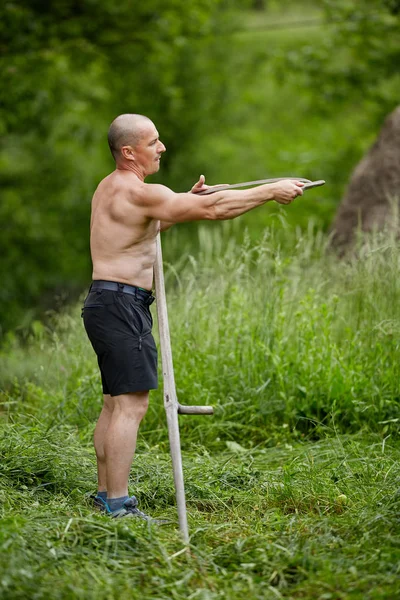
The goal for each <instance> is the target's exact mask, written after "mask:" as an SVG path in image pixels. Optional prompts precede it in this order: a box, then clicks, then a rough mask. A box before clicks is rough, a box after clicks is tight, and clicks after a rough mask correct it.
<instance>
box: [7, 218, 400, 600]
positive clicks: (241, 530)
mask: <svg viewBox="0 0 400 600" xmlns="http://www.w3.org/2000/svg"><path fill="white" fill-rule="evenodd" d="M285 214H286V212H285V210H283V209H282V210H280V211H278V213H277V214H276V216H275V217H273V218H272V219H271V225H270V227H268V228H266V229H265V230H264V232H263V236H262V237H261V238H260V240H259V242H258V243H257V244H255V245H254V244H253V243H250V240H249V237H248V235H247V234H246V232H244V233H243V238H244V241H243V243H242V244H237V243H236V242H235V236H234V230H235V227H237V222H227V223H225V224H223V226H222V228H221V227H217V226H216V227H215V228H213V227H210V226H208V227H203V226H202V225H200V226H199V229H198V236H199V245H200V247H201V248H202V250H201V251H200V253H199V254H197V255H196V256H193V255H183V256H182V257H181V260H180V261H178V262H177V263H175V264H174V265H173V266H172V265H170V264H169V263H168V262H166V263H165V265H164V269H165V274H166V284H167V298H168V307H169V318H170V328H171V334H172V347H173V356H174V364H175V378H176V382H177V389H178V397H179V399H180V401H181V402H182V403H185V404H190V403H193V404H211V405H213V406H214V407H215V415H214V416H212V417H190V416H186V417H181V419H180V424H181V437H182V449H183V460H184V471H185V480H186V492H187V504H188V511H189V526H190V533H191V539H190V545H189V550H186V549H185V548H184V546H183V544H182V542H181V540H180V536H179V531H178V527H177V522H176V521H177V519H176V508H175V504H174V489H173V480H172V471H171V465H170V459H169V453H168V438H167V431H166V421H165V416H164V409H163V406H162V389H161V386H160V389H159V390H158V391H157V392H154V393H152V398H151V406H150V409H149V412H148V414H147V415H146V417H145V420H144V423H143V425H142V428H141V432H140V439H139V443H138V449H137V456H136V459H135V462H134V466H133V469H132V476H131V492H132V493H135V494H136V495H137V496H138V497H139V499H140V503H141V507H142V508H143V509H144V510H146V511H148V512H149V513H150V514H151V515H152V516H161V515H162V516H166V517H167V518H170V519H171V521H172V523H171V524H170V525H164V526H154V525H152V526H149V525H148V524H147V523H143V522H139V521H126V520H125V521H124V520H122V519H121V521H119V522H117V521H112V520H110V519H109V518H107V517H106V516H101V515H99V514H95V513H93V510H92V509H91V507H90V503H89V502H88V495H89V494H90V493H92V492H93V491H94V490H95V483H96V479H95V459H94V452H93V450H92V445H91V436H92V431H93V427H94V422H95V419H96V416H97V414H98V412H99V409H100V403H101V389H100V383H99V377H98V375H97V367H96V361H95V357H94V355H93V352H92V350H91V348H90V345H89V343H88V341H87V340H86V336H85V333H84V330H83V325H82V323H81V318H80V306H81V302H80V303H79V304H78V305H77V306H74V307H72V308H70V309H69V310H67V311H65V312H64V313H62V314H58V315H57V314H49V315H48V316H47V321H46V322H45V324H43V323H41V322H36V323H34V325H33V327H32V329H31V333H30V335H29V337H27V338H26V339H25V340H22V341H21V340H20V339H19V338H17V337H15V336H13V335H10V336H8V340H7V341H6V344H5V346H4V347H3V348H2V350H1V361H0V362H1V367H0V378H1V381H2V390H1V437H0V456H1V460H0V474H1V478H0V499H1V528H0V547H1V550H2V551H1V554H0V596H1V598H4V599H7V600H8V599H13V600H14V599H26V598H29V599H48V598H51V599H69V598H82V599H85V600H86V599H92V598H93V599H95V598H96V599H104V600H109V599H114V598H115V599H122V600H125V599H128V598H129V599H131V598H134V599H136V598H138V599H139V598H146V599H147V598H149V599H160V600H161V599H163V600H164V599H170V598H173V599H181V598H182V599H183V598H185V599H186V598H193V599H194V598H196V599H201V600H208V599H210V600H216V599H221V600H222V599H226V598H228V599H235V600H236V599H239V598H242V597H243V595H244V594H245V595H246V597H247V598H249V599H250V598H251V599H269V598H271V599H274V598H285V599H298V598H304V599H314V598H316V599H320V600H339V599H340V600H342V599H343V600H344V599H348V598H349V599H358V598H359V599H361V598H363V599H371V600H372V599H373V600H376V599H383V598H385V599H391V600H393V599H395V598H398V597H399V594H400V586H399V570H400V569H399V559H400V537H399V508H400V467H399V454H400V446H399V439H398V432H399V417H398V408H399V383H398V382H399V350H400V349H399V323H400V319H399V317H400V315H399V312H400V308H399V306H400V303H399V297H400V283H399V278H398V276H397V275H398V270H399V263H400V251H399V247H398V243H397V240H396V239H395V237H394V236H393V235H391V233H390V232H386V233H384V234H381V235H379V236H378V235H376V236H372V237H371V238H369V239H364V240H360V245H359V248H358V250H357V251H355V252H354V254H353V255H352V256H349V257H348V258H347V259H345V260H339V259H338V258H337V257H336V256H335V255H334V254H333V253H332V252H330V251H329V248H328V242H329V239H328V238H327V237H326V235H325V234H323V233H321V231H320V230H319V229H318V228H316V227H314V226H313V224H312V222H310V224H309V228H308V230H306V231H305V230H301V229H299V228H298V229H295V228H293V227H289V226H287V225H286V223H285ZM171 233H172V231H171V232H167V233H165V234H163V244H164V246H165V245H167V244H168V240H169V239H171V240H172V241H173V237H171V238H168V236H169V235H171ZM153 314H154V315H155V310H153ZM155 330H157V327H155Z"/></svg>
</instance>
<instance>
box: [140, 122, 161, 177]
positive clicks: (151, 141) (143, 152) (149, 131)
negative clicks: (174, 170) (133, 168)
mask: <svg viewBox="0 0 400 600" xmlns="http://www.w3.org/2000/svg"><path fill="white" fill-rule="evenodd" d="M133 150H134V156H135V161H136V162H137V163H138V165H139V166H140V167H141V168H142V169H143V170H144V173H145V176H147V175H152V173H157V171H158V170H159V168H160V159H161V154H162V153H163V152H165V150H166V148H165V146H164V144H163V143H162V142H161V140H160V139H159V135H158V131H157V129H156V127H155V125H154V123H151V122H149V123H145V124H144V125H143V129H142V137H141V139H140V141H139V142H138V143H137V144H136V146H135V147H134V149H133Z"/></svg>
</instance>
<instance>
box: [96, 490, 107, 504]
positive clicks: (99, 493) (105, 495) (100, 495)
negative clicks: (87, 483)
mask: <svg viewBox="0 0 400 600" xmlns="http://www.w3.org/2000/svg"><path fill="white" fill-rule="evenodd" d="M97 497H98V498H101V499H102V500H104V501H105V502H106V501H107V492H97Z"/></svg>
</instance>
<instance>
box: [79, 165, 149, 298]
mask: <svg viewBox="0 0 400 600" xmlns="http://www.w3.org/2000/svg"><path fill="white" fill-rule="evenodd" d="M142 186H143V183H142V182H141V181H140V180H139V179H138V177H137V176H136V175H135V174H134V173H131V172H130V171H120V170H116V171H114V172H113V173H111V175H109V176H108V177H106V178H105V179H103V181H102V182H101V183H100V185H99V186H98V188H97V190H96V192H95V194H94V196H93V200H92V217H91V223H90V248H91V253H92V262H93V280H98V279H103V280H106V281H117V282H120V283H127V284H129V285H135V286H137V287H141V288H144V289H147V290H151V288H152V285H153V265H154V260H155V251H156V245H155V240H156V236H157V233H158V231H159V228H160V221H159V220H158V219H152V218H149V217H147V216H145V215H144V214H143V211H141V210H140V208H139V207H135V192H136V190H137V191H138V192H139V189H140V188H141V187H142ZM135 208H136V210H135Z"/></svg>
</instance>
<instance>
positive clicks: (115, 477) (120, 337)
mask: <svg viewBox="0 0 400 600" xmlns="http://www.w3.org/2000/svg"><path fill="white" fill-rule="evenodd" d="M108 142H109V146H110V150H111V153H112V155H113V157H114V159H115V162H116V169H115V171H113V172H112V173H111V174H110V175H108V177H106V178H105V179H103V181H102V182H101V183H100V184H99V186H98V188H97V190H96V192H95V194H94V196H93V200H92V217H91V223H90V232H91V236H90V246H91V255H92V261H93V283H92V285H91V288H90V291H89V294H88V296H87V298H86V300H85V304H84V308H83V319H84V325H85V329H86V331H87V334H88V336H89V339H90V341H91V343H92V346H93V348H94V350H95V352H96V354H97V358H98V364H99V368H100V373H101V379H102V384H103V394H104V404H103V408H102V411H101V414H100V417H99V420H98V422H97V425H96V428H95V432H94V446H95V451H96V457H97V469H98V493H97V496H96V497H95V498H94V503H95V504H96V505H97V506H98V507H100V508H102V509H103V510H105V511H106V512H107V513H110V514H111V516H113V517H123V516H138V517H141V518H148V517H147V516H146V515H145V514H144V513H142V512H141V511H140V510H139V509H138V508H137V500H136V498H135V497H134V496H132V497H131V498H129V495H128V478H129V472H130V468H131V464H132V460H133V456H134V452H135V447H136V437H137V432H138V428H139V425H140V422H141V420H142V419H143V417H144V415H145V414H146V411H147V407H148V402H149V390H150V389H155V388H156V387H157V349H156V346H155V343H154V339H153V336H152V334H151V327H152V317H151V313H150V310H149V306H150V304H151V303H152V301H153V300H154V298H153V296H152V294H151V289H152V286H153V265H154V261H155V251H156V243H155V241H156V236H157V233H158V232H159V231H160V230H161V231H163V230H164V229H167V228H168V227H170V226H171V225H172V224H174V223H184V222H186V221H197V220H202V219H206V220H217V219H218V220H222V219H233V218H235V217H238V216H239V215H242V214H243V213H245V212H247V211H249V210H251V209H253V208H256V207H257V206H261V205H262V204H265V203H266V202H269V201H271V200H275V201H276V202H279V203H280V204H290V203H291V202H292V201H293V200H294V199H295V198H296V197H297V196H299V195H302V194H303V190H302V186H303V184H302V183H300V182H297V181H290V180H282V181H279V182H278V183H272V184H266V185H261V186H259V187H256V188H253V189H247V190H244V191H237V190H225V191H216V192H214V193H213V194H210V195H204V196H201V195H200V196H199V195H198V196H195V194H196V193H198V192H200V191H202V190H204V189H207V188H208V186H206V185H205V183H204V182H205V180H204V176H203V175H201V177H200V179H199V181H198V182H197V183H196V184H195V185H194V186H193V188H192V189H191V191H190V192H188V193H182V194H177V193H175V192H173V191H172V190H170V189H169V188H167V187H165V186H163V185H159V184H147V183H144V180H145V178H146V177H147V176H148V175H151V174H152V173H156V172H157V171H158V170H159V168H160V159H161V156H162V154H163V152H165V150H166V148H165V146H164V144H163V143H162V142H161V140H160V138H159V135H158V131H157V129H156V127H155V125H154V123H152V121H150V119H148V118H147V117H144V116H142V115H134V114H126V115H120V116H119V117H117V118H116V119H115V120H114V121H113V122H112V124H111V126H110V129H109V133H108Z"/></svg>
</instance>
